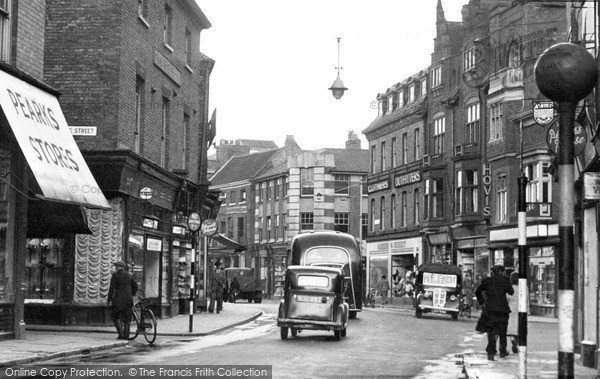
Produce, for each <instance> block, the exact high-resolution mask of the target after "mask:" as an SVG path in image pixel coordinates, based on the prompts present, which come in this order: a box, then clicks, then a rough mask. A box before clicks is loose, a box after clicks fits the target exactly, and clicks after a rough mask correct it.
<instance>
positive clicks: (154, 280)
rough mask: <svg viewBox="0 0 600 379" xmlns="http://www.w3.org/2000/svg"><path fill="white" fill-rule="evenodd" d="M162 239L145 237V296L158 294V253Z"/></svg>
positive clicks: (151, 296)
mask: <svg viewBox="0 0 600 379" xmlns="http://www.w3.org/2000/svg"><path fill="white" fill-rule="evenodd" d="M162 242H163V241H162V239H161V238H159V237H152V236H147V237H146V251H145V253H144V259H143V262H144V266H143V267H144V293H145V294H146V297H149V298H158V297H159V296H160V282H159V280H160V255H161V254H160V253H161V251H162V246H163V243H162Z"/></svg>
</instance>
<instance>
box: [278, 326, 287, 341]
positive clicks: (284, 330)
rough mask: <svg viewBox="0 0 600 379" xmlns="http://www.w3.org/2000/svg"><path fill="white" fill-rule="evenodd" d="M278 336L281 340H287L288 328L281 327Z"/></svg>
mask: <svg viewBox="0 0 600 379" xmlns="http://www.w3.org/2000/svg"><path fill="white" fill-rule="evenodd" d="M280 334H281V339H282V340H287V338H288V327H287V326H282V327H281V330H280Z"/></svg>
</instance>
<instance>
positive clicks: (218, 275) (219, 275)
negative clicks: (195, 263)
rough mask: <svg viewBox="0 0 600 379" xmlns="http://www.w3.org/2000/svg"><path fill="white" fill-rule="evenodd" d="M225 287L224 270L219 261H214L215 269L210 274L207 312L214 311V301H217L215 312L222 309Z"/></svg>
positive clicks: (219, 311)
mask: <svg viewBox="0 0 600 379" xmlns="http://www.w3.org/2000/svg"><path fill="white" fill-rule="evenodd" d="M224 288H225V270H223V266H221V261H217V262H216V263H215V270H214V271H213V273H212V275H211V276H210V295H211V296H210V303H209V305H208V312H209V313H214V311H215V301H216V303H217V313H221V311H222V310H223V289H224Z"/></svg>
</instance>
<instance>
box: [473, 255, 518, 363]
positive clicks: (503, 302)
mask: <svg viewBox="0 0 600 379" xmlns="http://www.w3.org/2000/svg"><path fill="white" fill-rule="evenodd" d="M514 293H515V290H514V289H513V287H512V285H511V284H510V281H509V280H508V278H507V277H506V276H504V266H501V265H496V266H494V267H492V276H490V277H488V278H484V279H483V280H482V281H481V284H479V286H478V287H477V289H476V290H475V296H476V297H477V302H478V303H479V304H481V305H483V310H482V312H481V318H480V319H479V322H478V323H477V327H476V330H477V331H479V332H485V333H487V337H488V344H487V347H486V349H485V351H486V352H487V357H488V360H490V361H493V360H494V355H495V354H496V339H497V338H498V339H499V345H500V346H499V349H500V358H504V357H506V356H508V350H506V345H507V341H506V330H507V327H508V318H509V315H510V308H509V306H508V300H507V299H506V294H509V295H513V294H514Z"/></svg>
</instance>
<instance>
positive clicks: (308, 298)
mask: <svg viewBox="0 0 600 379" xmlns="http://www.w3.org/2000/svg"><path fill="white" fill-rule="evenodd" d="M298 301H301V302H303V303H320V302H321V298H320V297H315V296H306V295H298Z"/></svg>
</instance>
